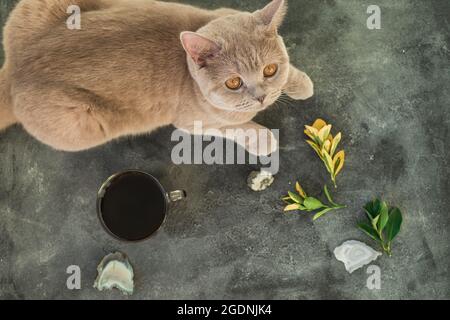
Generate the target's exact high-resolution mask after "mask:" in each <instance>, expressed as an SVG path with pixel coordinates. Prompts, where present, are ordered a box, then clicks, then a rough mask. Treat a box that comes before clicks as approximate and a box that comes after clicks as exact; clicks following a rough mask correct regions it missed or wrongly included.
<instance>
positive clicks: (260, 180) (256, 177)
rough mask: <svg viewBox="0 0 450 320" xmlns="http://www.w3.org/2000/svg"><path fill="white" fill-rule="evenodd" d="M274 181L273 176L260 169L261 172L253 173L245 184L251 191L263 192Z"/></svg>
mask: <svg viewBox="0 0 450 320" xmlns="http://www.w3.org/2000/svg"><path fill="white" fill-rule="evenodd" d="M274 181H275V178H274V177H273V175H272V174H271V173H270V172H268V171H265V170H264V169H262V170H261V171H253V172H252V173H250V175H249V176H248V179H247V184H248V186H249V187H250V189H252V190H253V191H257V192H258V191H264V190H266V189H267V188H269V187H270V186H271V185H272V183H273V182H274Z"/></svg>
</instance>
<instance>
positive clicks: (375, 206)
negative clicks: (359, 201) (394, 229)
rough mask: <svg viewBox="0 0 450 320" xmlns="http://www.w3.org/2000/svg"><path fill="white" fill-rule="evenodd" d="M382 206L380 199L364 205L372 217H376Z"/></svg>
mask: <svg viewBox="0 0 450 320" xmlns="http://www.w3.org/2000/svg"><path fill="white" fill-rule="evenodd" d="M380 208H381V201H380V200H379V199H376V200H373V201H371V202H369V203H368V204H366V205H365V207H364V209H365V210H366V212H367V215H368V216H369V218H370V219H375V218H376V217H377V216H378V215H379V214H380Z"/></svg>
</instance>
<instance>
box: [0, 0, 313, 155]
mask: <svg viewBox="0 0 450 320" xmlns="http://www.w3.org/2000/svg"><path fill="white" fill-rule="evenodd" d="M70 5H78V6H79V8H80V9H81V19H80V27H81V28H80V29H79V30H77V29H75V30H71V29H70V28H68V27H67V25H66V20H67V19H68V17H69V14H67V9H68V7H69V6H70ZM286 10H287V4H286V1H284V0H273V1H272V2H271V3H269V4H268V5H267V6H266V7H265V8H263V9H261V10H258V11H256V12H253V13H249V12H240V11H236V10H232V9H219V10H203V9H199V8H195V7H192V6H188V5H183V4H177V3H168V2H160V1H150V0H22V1H20V2H19V3H18V4H17V6H16V8H15V9H14V10H13V11H12V13H11V15H10V17H9V19H8V21H7V23H6V26H5V28H4V41H3V42H4V48H5V53H6V54H5V64H4V66H3V68H2V69H1V71H0V129H2V128H6V127H7V126H9V125H12V124H14V123H20V124H21V125H22V126H23V128H25V130H26V131H28V132H29V133H30V134H31V135H33V136H34V137H35V138H36V139H38V140H39V141H41V142H43V143H45V144H47V145H49V146H51V147H53V148H55V149H57V150H64V151H80V150H85V149H89V148H92V147H95V146H98V145H101V144H104V143H106V142H108V141H110V140H112V139H115V138H118V137H120V136H124V135H136V134H141V133H146V132H150V131H152V130H154V129H156V128H159V127H161V126H166V125H171V124H172V125H174V126H175V127H176V128H179V129H183V130H186V131H189V132H191V131H192V129H193V126H194V122H196V121H201V122H202V125H203V128H204V129H205V130H206V129H208V128H211V129H218V130H220V132H225V131H226V129H233V128H236V129H244V130H247V129H264V127H263V126H261V125H259V124H257V123H255V122H253V121H252V119H253V118H254V117H255V116H256V114H257V113H258V112H261V111H262V110H265V109H267V108H268V107H269V106H270V105H271V104H273V103H274V102H275V101H276V100H277V99H278V98H279V97H280V95H281V94H282V93H285V94H287V95H289V96H290V97H291V98H293V99H297V100H298V99H307V98H309V97H311V96H312V95H313V84H312V82H311V80H310V78H309V77H308V76H307V75H306V74H305V73H303V72H301V71H299V70H298V69H296V68H295V67H294V66H292V65H291V64H290V62H289V56H288V54H287V51H286V47H285V45H284V42H283V39H282V37H281V36H280V35H279V34H278V31H277V30H278V28H279V26H280V25H281V23H282V21H283V18H284V16H285V13H286ZM260 139H261V138H260ZM259 143H260V144H262V143H267V144H268V146H269V148H268V149H267V148H259V147H258V148H256V150H257V152H256V154H258V155H263V153H265V154H264V155H267V152H268V153H270V152H273V151H274V150H276V148H277V141H276V140H275V138H274V136H273V135H272V134H271V133H270V131H267V141H259ZM244 147H246V148H247V149H251V148H250V147H251V146H249V143H248V142H246V145H244ZM265 149H267V150H266V151H265V152H264V151H260V150H265ZM252 150H255V149H252Z"/></svg>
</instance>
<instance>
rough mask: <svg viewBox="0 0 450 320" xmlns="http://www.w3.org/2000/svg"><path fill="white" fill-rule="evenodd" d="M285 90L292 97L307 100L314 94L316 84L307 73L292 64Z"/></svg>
mask: <svg viewBox="0 0 450 320" xmlns="http://www.w3.org/2000/svg"><path fill="white" fill-rule="evenodd" d="M283 92H284V93H286V94H287V95H288V96H289V97H291V98H292V99H295V100H306V99H309V98H311V97H312V96H313V95H314V84H313V82H312V81H311V79H310V78H309V77H308V75H307V74H306V73H304V72H302V71H300V70H298V69H297V68H296V67H294V66H292V65H291V66H290V69H289V79H288V82H287V83H286V85H285V87H284V88H283Z"/></svg>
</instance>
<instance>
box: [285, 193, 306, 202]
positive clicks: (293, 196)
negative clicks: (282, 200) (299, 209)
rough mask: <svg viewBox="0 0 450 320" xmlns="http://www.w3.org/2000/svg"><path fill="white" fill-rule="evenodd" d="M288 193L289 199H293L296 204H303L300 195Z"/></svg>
mask: <svg viewBox="0 0 450 320" xmlns="http://www.w3.org/2000/svg"><path fill="white" fill-rule="evenodd" d="M288 193H289V197H291V199H292V200H293V201H295V202H296V203H302V202H303V199H302V198H301V197H300V196H299V195H297V194H295V193H293V192H290V191H289V192H288Z"/></svg>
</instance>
